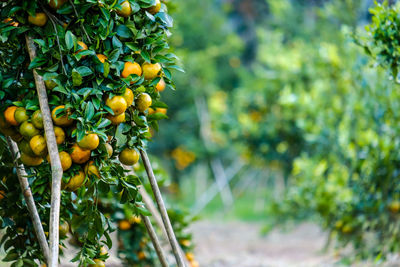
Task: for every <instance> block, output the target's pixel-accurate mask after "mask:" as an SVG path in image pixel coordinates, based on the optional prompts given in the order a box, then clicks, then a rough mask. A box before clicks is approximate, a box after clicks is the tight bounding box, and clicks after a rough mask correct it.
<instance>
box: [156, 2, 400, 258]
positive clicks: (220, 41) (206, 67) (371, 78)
mask: <svg viewBox="0 0 400 267" xmlns="http://www.w3.org/2000/svg"><path fill="white" fill-rule="evenodd" d="M395 2H396V1H386V2H385V3H384V4H383V5H382V4H381V3H382V1H377V2H375V3H374V1H371V0H340V1H336V0H332V1H330V0H313V1H305V0H242V1H239V0H225V1H222V0H203V1H195V0H175V1H170V3H169V8H170V10H171V11H172V12H173V13H174V18H175V22H176V27H175V29H174V35H173V36H172V39H171V44H172V46H173V47H174V49H175V50H176V51H175V52H176V53H177V55H179V57H180V59H181V61H182V63H183V65H184V68H185V70H186V73H184V74H179V73H177V74H176V76H175V77H176V79H175V80H176V84H177V90H176V91H175V92H164V93H163V94H164V97H165V98H166V103H169V109H168V116H169V117H170V118H171V119H170V120H165V121H163V122H162V123H161V124H162V125H161V127H160V129H161V130H160V132H154V135H155V136H156V137H155V141H154V142H153V143H152V144H151V149H152V152H153V154H156V155H162V156H163V157H162V158H163V162H162V163H161V164H162V165H163V166H164V167H165V168H166V169H167V170H168V172H169V175H170V176H171V177H172V181H173V182H172V183H171V185H170V187H169V188H170V190H173V191H177V190H178V191H179V192H180V194H179V197H178V198H179V199H180V200H181V202H180V203H182V206H186V207H189V208H191V209H192V212H193V213H194V214H197V213H200V214H201V215H202V216H203V218H210V217H213V216H221V214H222V215H223V216H225V218H229V216H233V217H234V218H239V219H244V220H249V219H251V220H260V221H263V222H265V225H266V227H265V231H266V232H268V231H269V230H270V229H272V228H273V227H274V226H276V225H282V223H283V222H299V221H301V220H314V221H317V222H319V223H320V225H321V226H322V227H324V229H326V230H327V231H329V232H330V236H331V238H332V240H333V239H335V240H338V241H339V242H336V244H339V245H338V247H342V248H343V247H346V245H347V244H349V243H351V244H352V246H353V248H355V249H356V252H357V253H351V257H349V258H350V260H354V259H355V258H371V257H372V258H375V259H377V260H379V259H380V258H384V257H385V256H386V255H388V254H390V253H393V252H398V251H399V249H400V247H399V245H400V244H399V242H398V240H399V237H400V232H399V230H398V229H400V228H399V224H400V220H399V211H400V185H399V183H398V178H399V175H400V168H399V163H400V162H399V152H398V151H400V150H399V148H400V138H399V136H400V135H399V126H398V121H399V113H398V110H399V108H400V106H399V105H400V101H399V99H400V98H399V97H400V93H399V90H398V85H397V84H396V83H395V81H396V80H397V79H398V77H397V75H398V71H397V68H398V57H399V51H400V49H399V44H398V39H399V38H398V34H399V33H398V29H399V26H400V24H399V22H400V12H399V7H400V6H399V4H396V3H395ZM371 8H373V9H372V10H370V9H371ZM368 24H371V25H369V26H368V27H365V26H366V25H368ZM378 65H380V66H383V67H384V68H381V67H379V66H378ZM393 77H394V79H393ZM221 177H222V178H226V179H228V180H230V179H232V180H231V181H230V184H229V187H225V189H223V190H222V189H221V192H220V194H217V193H219V192H218V190H214V191H213V190H210V189H207V188H208V187H210V188H211V189H213V188H212V187H213V185H212V184H213V183H215V181H219V182H217V186H214V189H215V188H217V189H218V188H219V187H223V185H224V184H223V180H224V179H222V180H221ZM221 181H222V182H221ZM343 253H345V252H343ZM344 256H346V255H344ZM347 256H349V255H347Z"/></svg>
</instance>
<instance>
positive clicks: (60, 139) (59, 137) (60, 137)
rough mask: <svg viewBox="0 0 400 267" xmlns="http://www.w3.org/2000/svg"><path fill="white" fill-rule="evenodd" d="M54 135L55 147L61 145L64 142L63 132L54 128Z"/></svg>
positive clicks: (56, 127) (58, 128)
mask: <svg viewBox="0 0 400 267" xmlns="http://www.w3.org/2000/svg"><path fill="white" fill-rule="evenodd" d="M54 134H55V135H56V142H57V145H61V144H62V143H64V141H65V132H64V130H63V129H62V128H61V127H58V126H54Z"/></svg>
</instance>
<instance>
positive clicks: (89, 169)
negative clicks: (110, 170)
mask: <svg viewBox="0 0 400 267" xmlns="http://www.w3.org/2000/svg"><path fill="white" fill-rule="evenodd" d="M85 173H86V174H87V175H89V177H90V176H92V175H94V176H96V177H97V178H100V171H99V168H97V166H96V165H94V161H93V160H92V161H89V163H87V164H86V166H85Z"/></svg>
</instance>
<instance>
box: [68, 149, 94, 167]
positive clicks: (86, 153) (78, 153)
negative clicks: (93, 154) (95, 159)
mask: <svg viewBox="0 0 400 267" xmlns="http://www.w3.org/2000/svg"><path fill="white" fill-rule="evenodd" d="M70 156H71V159H72V161H73V162H74V163H77V164H83V163H85V162H87V161H88V160H89V159H90V150H84V149H82V148H80V146H78V144H74V145H73V146H72V151H71V154H70Z"/></svg>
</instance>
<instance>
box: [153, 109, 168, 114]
mask: <svg viewBox="0 0 400 267" xmlns="http://www.w3.org/2000/svg"><path fill="white" fill-rule="evenodd" d="M155 113H162V114H167V109H166V108H156V109H155V110H154V109H152V108H149V115H151V114H155Z"/></svg>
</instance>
